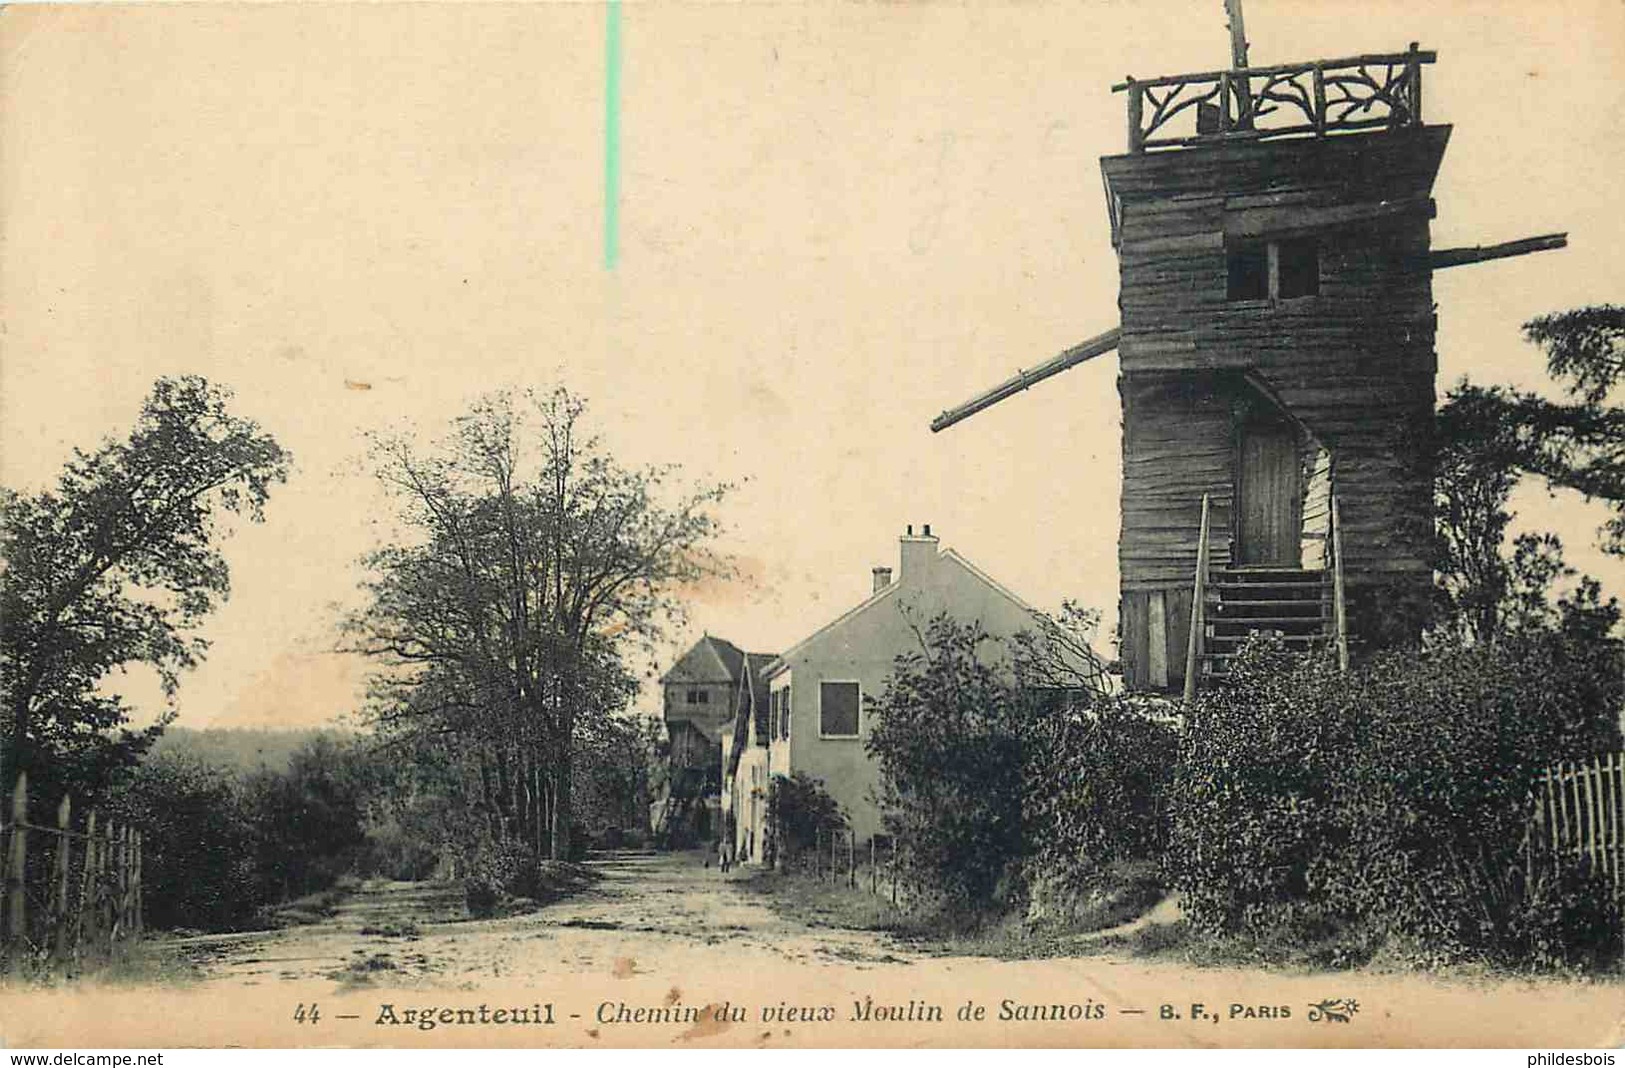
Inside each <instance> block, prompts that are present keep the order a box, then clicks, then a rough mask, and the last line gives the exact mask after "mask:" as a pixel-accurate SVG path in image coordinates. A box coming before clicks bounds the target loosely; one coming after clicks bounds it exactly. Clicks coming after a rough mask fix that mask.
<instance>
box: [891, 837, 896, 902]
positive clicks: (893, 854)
mask: <svg viewBox="0 0 1625 1068" xmlns="http://www.w3.org/2000/svg"><path fill="white" fill-rule="evenodd" d="M891 903H892V908H896V907H897V839H896V838H893V839H892V840H891Z"/></svg>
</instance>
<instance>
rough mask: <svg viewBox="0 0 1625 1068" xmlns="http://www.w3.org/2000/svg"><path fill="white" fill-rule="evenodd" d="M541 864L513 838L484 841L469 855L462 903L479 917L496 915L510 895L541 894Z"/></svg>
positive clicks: (473, 914) (464, 877)
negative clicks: (512, 839)
mask: <svg viewBox="0 0 1625 1068" xmlns="http://www.w3.org/2000/svg"><path fill="white" fill-rule="evenodd" d="M541 884H542V879H541V865H540V864H539V863H538V861H537V858H536V854H535V853H534V852H532V851H531V850H530V849H529V848H527V847H526V846H524V845H521V844H520V843H518V842H513V841H492V840H490V839H487V840H485V841H482V842H481V843H480V844H479V846H478V847H477V848H476V849H475V850H474V851H473V854H472V855H471V856H469V857H468V866H467V870H466V871H465V872H464V875H463V902H464V904H465V905H467V906H468V913H469V915H470V916H473V917H475V918H476V919H487V918H489V917H491V916H495V915H496V914H497V912H498V911H499V910H500V908H501V905H502V903H503V902H504V901H507V900H508V899H509V898H515V897H526V898H534V897H536V896H538V894H539V891H540V887H541Z"/></svg>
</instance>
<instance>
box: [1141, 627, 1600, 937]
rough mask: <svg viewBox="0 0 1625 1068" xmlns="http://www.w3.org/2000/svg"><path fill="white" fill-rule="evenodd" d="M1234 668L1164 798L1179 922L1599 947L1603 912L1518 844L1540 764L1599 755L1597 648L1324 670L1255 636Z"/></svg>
mask: <svg viewBox="0 0 1625 1068" xmlns="http://www.w3.org/2000/svg"><path fill="white" fill-rule="evenodd" d="M1235 665H1236V666H1235V671H1234V675H1233V677H1232V678H1231V679H1230V680H1229V681H1227V682H1226V683H1224V684H1222V685H1219V686H1217V687H1215V688H1214V689H1212V690H1211V691H1208V692H1206V693H1204V694H1202V695H1201V696H1200V697H1199V699H1198V701H1197V703H1196V706H1195V708H1194V709H1193V710H1192V711H1191V714H1190V717H1189V721H1188V729H1187V731H1186V734H1185V741H1184V745H1183V747H1182V752H1181V759H1180V762H1179V769H1178V773H1177V775H1176V779H1175V783H1174V788H1173V795H1172V805H1171V810H1172V815H1173V826H1172V835H1171V838H1170V842H1169V848H1168V850H1167V854H1166V858H1167V859H1166V867H1167V869H1168V873H1169V875H1170V877H1171V879H1172V881H1173V883H1174V885H1175V886H1176V887H1177V888H1178V889H1179V891H1180V892H1181V894H1182V897H1183V900H1184V905H1185V909H1186V911H1187V914H1188V915H1189V916H1190V918H1191V922H1192V924H1193V925H1194V926H1195V927H1197V928H1199V929H1202V930H1206V931H1208V932H1212V933H1222V934H1230V935H1238V934H1239V935H1244V936H1247V937H1250V938H1254V939H1258V940H1264V939H1266V938H1268V937H1273V936H1276V935H1279V934H1281V933H1283V932H1290V934H1291V937H1294V938H1296V939H1298V940H1300V941H1302V942H1317V943H1324V942H1326V941H1327V940H1328V939H1331V940H1335V939H1338V938H1344V939H1347V940H1350V941H1351V943H1359V944H1361V945H1363V946H1366V947H1369V946H1370V945H1371V944H1372V941H1373V939H1378V940H1380V939H1382V938H1393V939H1395V940H1397V941H1399V942H1402V943H1405V944H1407V945H1411V946H1414V947H1416V950H1417V952H1418V953H1420V954H1422V955H1424V956H1427V957H1428V958H1429V959H1432V960H1445V959H1460V958H1464V957H1477V958H1481V959H1489V960H1494V961H1499V962H1503V963H1517V964H1525V963H1532V964H1539V963H1543V962H1550V961H1554V960H1561V961H1566V962H1572V963H1576V964H1583V963H1586V962H1588V961H1592V959H1593V956H1594V955H1591V954H1590V947H1594V946H1597V945H1612V946H1613V947H1614V949H1613V950H1612V952H1614V953H1617V952H1618V949H1617V947H1618V945H1619V937H1618V933H1617V932H1618V928H1619V917H1618V913H1617V909H1610V908H1609V907H1607V906H1605V905H1602V904H1600V900H1601V899H1597V898H1595V897H1592V896H1587V895H1588V891H1587V890H1586V887H1587V886H1589V885H1591V884H1589V883H1588V882H1587V880H1586V879H1585V877H1584V874H1583V873H1580V872H1575V871H1565V870H1562V869H1559V868H1557V867H1556V866H1555V865H1552V864H1550V863H1549V862H1547V861H1541V860H1539V859H1538V858H1537V861H1536V863H1535V865H1534V866H1533V867H1530V866H1529V859H1528V856H1527V854H1526V850H1525V847H1524V843H1525V832H1526V828H1527V822H1528V816H1529V807H1530V806H1529V798H1530V787H1531V784H1532V783H1533V782H1534V780H1535V778H1536V776H1537V775H1538V774H1539V773H1540V772H1541V770H1542V769H1544V768H1546V767H1548V766H1549V765H1551V764H1552V763H1554V762H1556V761H1557V760H1560V759H1567V758H1574V757H1579V756H1585V755H1589V754H1590V753H1592V752H1595V751H1597V750H1598V749H1599V748H1604V747H1607V748H1612V747H1615V746H1617V745H1618V744H1619V741H1618V733H1617V728H1616V727H1615V726H1614V715H1615V712H1614V710H1615V709H1617V708H1618V707H1619V700H1620V673H1619V661H1618V655H1617V651H1616V649H1615V648H1614V647H1612V646H1609V645H1606V644H1599V643H1575V642H1571V641H1566V640H1564V639H1563V638H1562V637H1561V636H1559V635H1555V634H1547V633H1532V634H1527V635H1520V636H1517V637H1514V638H1509V639H1507V640H1506V641H1504V642H1502V643H1500V644H1498V645H1496V646H1493V647H1491V646H1480V647H1475V648H1471V649H1455V650H1448V651H1442V652H1438V653H1434V654H1432V655H1418V654H1402V653H1389V654H1383V655H1379V656H1376V657H1373V658H1372V659H1371V660H1369V661H1368V662H1367V663H1365V664H1364V665H1362V666H1360V667H1358V668H1357V669H1355V670H1353V671H1351V672H1349V673H1347V674H1341V673H1339V672H1337V671H1336V669H1335V667H1334V666H1333V665H1332V664H1331V663H1329V662H1328V661H1326V660H1324V659H1302V658H1296V657H1289V656H1286V655H1285V654H1284V653H1282V652H1281V651H1280V649H1279V647H1278V645H1277V646H1274V647H1271V646H1269V644H1268V643H1264V642H1255V643H1253V644H1251V645H1250V646H1249V647H1248V649H1247V650H1245V651H1244V655H1243V657H1242V658H1241V659H1240V660H1239V661H1236V662H1235ZM1546 871H1553V872H1555V873H1556V874H1555V875H1554V877H1553V879H1547V878H1546V876H1545V872H1546ZM1532 873H1533V874H1532ZM1582 900H1584V901H1590V902H1592V905H1587V906H1586V907H1585V908H1581V902H1582ZM1593 906H1595V907H1593ZM1588 910H1589V911H1588ZM1605 936H1606V937H1605Z"/></svg>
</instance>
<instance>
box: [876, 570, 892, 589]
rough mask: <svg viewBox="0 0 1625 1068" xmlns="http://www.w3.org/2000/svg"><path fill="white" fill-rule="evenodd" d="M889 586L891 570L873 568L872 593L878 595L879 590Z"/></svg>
mask: <svg viewBox="0 0 1625 1068" xmlns="http://www.w3.org/2000/svg"><path fill="white" fill-rule="evenodd" d="M890 585H891V568H889V567H877V568H875V588H874V592H875V593H879V592H880V591H881V590H883V589H885V588H886V587H887V586H890Z"/></svg>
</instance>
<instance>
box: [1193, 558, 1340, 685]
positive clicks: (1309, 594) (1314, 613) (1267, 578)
mask: <svg viewBox="0 0 1625 1068" xmlns="http://www.w3.org/2000/svg"><path fill="white" fill-rule="evenodd" d="M1331 586H1332V583H1331V582H1330V581H1329V575H1328V573H1327V572H1325V571H1309V570H1305V569H1302V568H1284V567H1269V568H1265V567H1244V568H1227V569H1221V570H1217V571H1215V572H1214V573H1213V581H1212V582H1210V583H1209V584H1208V597H1207V605H1206V608H1207V612H1206V620H1205V626H1206V632H1205V633H1204V634H1203V639H1204V641H1203V646H1204V648H1203V651H1202V657H1201V663H1200V670H1201V672H1202V674H1203V675H1204V676H1208V677H1212V676H1222V675H1225V674H1228V673H1229V669H1230V662H1231V661H1233V660H1234V659H1235V658H1236V657H1237V656H1239V655H1240V652H1241V647H1242V644H1243V643H1245V642H1246V640H1247V637H1248V636H1249V635H1251V634H1254V633H1264V634H1274V635H1276V636H1278V637H1279V638H1280V639H1281V640H1282V642H1283V643H1284V644H1285V646H1286V649H1287V651H1288V652H1293V653H1307V652H1310V651H1312V650H1315V649H1320V648H1324V647H1325V646H1326V645H1327V644H1328V643H1329V642H1331V641H1332V640H1333V638H1334V637H1335V635H1334V634H1333V628H1332V622H1333V620H1332V615H1333V613H1332V604H1331V602H1332V590H1331Z"/></svg>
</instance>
